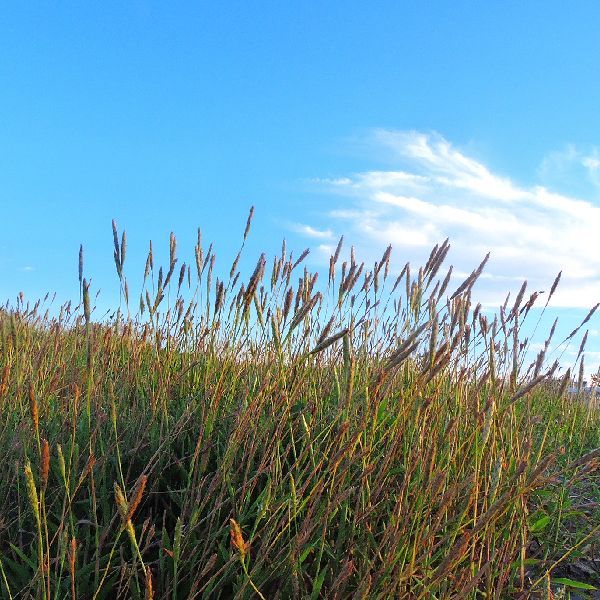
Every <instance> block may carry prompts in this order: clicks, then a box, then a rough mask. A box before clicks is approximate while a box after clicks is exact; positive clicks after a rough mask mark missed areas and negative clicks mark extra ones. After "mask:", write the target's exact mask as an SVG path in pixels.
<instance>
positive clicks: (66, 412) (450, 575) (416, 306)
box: [0, 218, 600, 600]
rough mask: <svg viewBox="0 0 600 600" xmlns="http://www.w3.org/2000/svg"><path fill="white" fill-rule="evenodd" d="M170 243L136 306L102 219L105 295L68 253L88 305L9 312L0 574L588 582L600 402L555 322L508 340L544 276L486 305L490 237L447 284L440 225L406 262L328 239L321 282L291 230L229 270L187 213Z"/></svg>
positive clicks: (365, 585) (244, 587) (318, 583)
mask: <svg viewBox="0 0 600 600" xmlns="http://www.w3.org/2000/svg"><path fill="white" fill-rule="evenodd" d="M250 220H251V218H249V219H248V224H247V226H246V230H245V232H244V236H243V237H244V241H245V240H246V237H247V235H248V230H249V227H250ZM176 246H177V243H176V240H175V237H174V236H171V240H170V261H169V264H168V266H167V268H165V269H164V270H163V269H162V268H160V269H159V268H158V267H157V265H155V264H154V257H153V251H152V247H150V252H149V255H148V260H147V263H146V269H145V274H144V289H143V291H142V294H141V296H140V299H139V310H136V313H137V314H136V315H135V316H132V314H131V312H130V304H133V302H130V298H129V286H128V283H127V279H126V275H125V271H124V263H125V255H126V239H125V235H124V234H123V235H122V236H118V235H117V229H116V226H114V257H115V264H116V269H117V275H118V277H119V280H120V285H121V291H122V298H123V300H122V306H121V308H120V309H119V311H117V313H116V314H115V315H114V316H113V317H112V318H111V319H109V320H104V321H102V322H97V321H96V320H95V319H94V318H93V317H94V314H95V313H94V307H93V306H92V297H93V294H92V293H91V291H90V289H89V284H88V282H87V280H86V278H85V277H84V274H85V273H84V265H83V253H82V252H81V253H80V272H79V276H80V284H81V303H80V305H79V306H77V307H71V305H69V304H67V305H64V306H63V307H62V308H61V309H60V312H59V311H58V310H55V311H53V310H52V309H51V310H49V311H47V308H48V307H49V302H48V299H47V298H46V299H45V300H44V301H42V302H39V303H36V304H35V306H31V305H30V304H28V303H25V302H24V300H20V301H18V302H17V303H16V305H15V306H10V305H7V306H6V307H5V309H4V310H3V311H1V312H0V333H1V338H0V344H1V346H0V452H1V453H2V461H1V462H0V507H1V508H0V597H2V598H43V599H46V600H49V599H54V598H73V599H75V598H130V597H131V598H144V597H145V598H151V597H154V598H173V599H180V600H183V599H184V598H253V597H261V598H269V599H274V598H294V599H295V598H313V599H315V598H484V597H486V598H500V597H502V598H505V597H515V598H516V597H521V596H526V595H528V594H534V595H535V594H539V597H550V595H551V594H553V593H554V592H555V591H556V590H557V589H558V587H560V586H561V585H562V586H566V589H573V588H572V586H579V588H580V589H581V588H585V587H586V586H587V588H588V589H589V588H591V587H592V585H593V584H594V583H595V582H597V579H596V580H594V576H595V575H594V573H593V569H594V568H597V562H594V557H595V556H598V555H599V554H600V552H599V530H600V508H599V502H600V494H599V489H600V488H599V486H600V481H599V475H598V465H599V451H598V447H600V411H598V410H597V408H594V406H593V402H589V401H588V400H587V399H586V398H584V397H583V396H581V395H577V394H575V395H574V394H572V393H569V392H568V391H567V387H568V386H570V385H571V379H572V378H571V373H570V372H569V371H567V372H564V371H561V370H560V369H559V368H558V367H557V366H556V364H554V363H553V357H552V356H551V349H552V348H554V347H556V344H553V343H552V342H551V340H550V339H548V341H547V343H546V344H545V347H543V348H542V349H541V350H540V352H539V354H538V355H537V358H536V359H535V360H534V362H533V364H532V365H530V366H529V367H527V366H526V365H524V359H525V356H526V355H527V353H528V352H530V351H531V348H530V344H529V343H528V342H527V341H526V340H522V339H521V336H520V329H521V326H522V322H523V319H525V318H527V316H528V315H529V316H530V318H531V315H532V314H533V313H532V312H531V311H532V310H533V306H534V303H535V302H536V300H538V301H539V298H537V294H535V293H534V294H532V295H531V296H528V295H527V294H526V293H525V287H523V288H522V289H521V292H520V293H519V295H518V297H516V298H515V299H514V300H512V301H510V302H509V299H508V298H507V302H506V303H505V304H504V306H503V307H501V308H500V310H499V312H498V313H497V315H496V316H493V317H490V316H489V313H484V312H483V311H482V310H481V307H480V306H479V305H477V306H472V304H471V290H472V288H473V285H474V284H475V282H476V280H477V278H478V277H479V275H480V274H481V272H482V270H483V268H484V265H485V261H484V262H483V263H482V264H481V265H480V266H479V268H477V269H476V270H475V271H474V272H473V274H472V275H471V276H470V277H468V278H467V279H466V281H464V282H463V283H462V284H461V285H459V286H458V287H454V288H452V286H453V285H455V282H454V279H453V278H452V277H451V269H450V271H449V272H443V271H442V264H443V262H444V259H445V258H446V254H447V252H448V248H449V245H448V243H447V242H444V243H443V244H441V245H440V246H437V247H436V248H434V250H433V251H432V253H431V256H430V258H429V260H428V261H427V264H426V265H425V266H424V267H423V268H421V269H419V270H418V271H417V272H416V273H415V272H413V271H411V269H410V267H409V265H406V266H405V267H404V268H403V269H402V270H401V272H398V271H396V272H394V271H393V269H392V267H391V266H390V253H391V249H390V248H389V249H388V250H387V251H386V252H385V254H384V256H383V258H382V259H381V261H379V262H377V263H376V264H375V265H374V266H373V267H372V268H367V267H366V266H365V265H363V264H358V263H357V261H356V259H355V257H354V251H352V252H351V253H350V255H349V258H348V260H347V261H346V262H343V264H341V263H342V258H341V250H342V242H341V241H340V245H339V246H338V248H337V250H336V252H335V255H334V256H332V258H331V263H330V271H329V277H328V281H327V282H326V285H325V284H323V285H319V284H318V283H317V276H316V274H313V273H310V272H308V271H307V270H306V268H305V267H304V263H303V261H304V259H305V257H306V252H305V253H303V254H302V255H300V257H299V258H298V259H297V260H296V259H295V258H294V257H293V256H292V255H291V254H288V253H287V251H286V249H285V245H284V247H283V248H282V252H281V255H280V256H276V257H274V258H273V262H272V267H271V268H268V267H267V261H266V257H265V256H264V255H263V256H261V257H260V259H259V260H258V263H257V265H256V268H255V270H254V272H253V273H252V275H251V276H250V277H249V278H248V279H247V280H246V282H245V283H243V284H242V283H241V281H242V279H244V278H243V277H240V275H239V272H238V260H239V255H238V258H237V259H236V261H235V263H234V264H233V265H232V266H231V269H230V270H229V269H228V273H229V276H228V277H226V278H225V279H224V280H221V279H219V278H217V277H216V273H217V268H216V267H215V255H214V254H213V252H212V249H211V248H209V249H208V250H207V251H204V250H203V248H202V243H201V239H200V235H199V236H198V244H197V246H196V249H195V260H194V261H192V263H193V266H192V267H191V268H190V266H188V265H186V264H180V263H178V259H177V247H176ZM242 248H243V245H242ZM393 272H394V275H392V273H393ZM398 273H399V274H398ZM438 274H440V275H439V276H438ZM557 283H558V278H557V280H556V281H555V283H554V285H553V286H552V289H551V290H550V291H549V293H547V294H546V295H545V296H540V297H541V298H544V299H545V301H546V305H547V302H548V300H549V298H550V296H551V295H552V293H554V290H555V289H556V284H557ZM319 290H320V291H319ZM135 304H136V305H137V304H138V303H137V301H136V302H135ZM542 308H543V307H542ZM540 310H541V309H540ZM537 314H539V313H537ZM486 315H487V316H486ZM590 316H591V314H590V315H588V319H587V320H589V317H590ZM535 318H536V319H537V316H536V317H535ZM587 320H586V322H587ZM582 331H583V330H582ZM578 333H579V332H578V331H576V332H573V334H572V336H570V337H571V339H576V338H578ZM563 347H564V346H563ZM582 350H583V348H582ZM580 354H581V352H580ZM579 360H582V359H581V358H579ZM581 373H583V369H581ZM569 565H571V567H572V568H573V569H574V568H575V567H576V566H577V565H578V568H579V573H580V574H579V576H578V577H575V576H574V575H573V573H574V571H569V570H568V567H569ZM596 575H597V574H596ZM569 582H570V583H569ZM581 593H585V590H582V592H581Z"/></svg>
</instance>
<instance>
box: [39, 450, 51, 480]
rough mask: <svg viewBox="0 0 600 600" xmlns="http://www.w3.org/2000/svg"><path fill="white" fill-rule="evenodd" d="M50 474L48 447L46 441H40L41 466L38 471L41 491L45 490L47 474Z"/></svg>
mask: <svg viewBox="0 0 600 600" xmlns="http://www.w3.org/2000/svg"><path fill="white" fill-rule="evenodd" d="M49 473H50V445H49V444H48V440H46V439H44V440H42V465H41V471H40V480H41V482H42V489H43V490H45V489H46V486H47V485H48V474H49Z"/></svg>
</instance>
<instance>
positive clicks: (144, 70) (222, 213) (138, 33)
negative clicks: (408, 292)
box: [0, 1, 600, 364]
mask: <svg viewBox="0 0 600 600" xmlns="http://www.w3.org/2000/svg"><path fill="white" fill-rule="evenodd" d="M2 11H3V12H2V15H1V17H0V84H1V85H0V115H2V117H1V118H0V206H1V208H2V212H1V214H2V217H3V222H4V223H3V224H4V227H3V228H2V236H1V238H0V297H2V298H3V299H4V298H14V297H15V295H16V294H17V293H18V292H19V291H21V290H22V291H24V292H25V294H26V296H27V297H30V298H35V297H38V296H40V295H43V294H44V293H45V292H46V291H48V290H53V291H54V290H55V291H56V292H57V293H58V296H59V297H60V298H70V297H74V296H76V295H77V292H78V283H77V251H78V248H79V244H80V243H83V244H84V247H85V253H86V272H87V273H88V274H91V275H92V277H93V281H94V286H95V287H100V288H102V297H103V298H104V299H105V301H106V302H107V303H110V301H111V299H112V298H114V297H115V296H116V295H118V285H117V280H116V277H115V275H114V272H113V270H114V265H113V263H112V236H111V228H110V222H111V219H112V218H115V219H116V220H117V222H118V223H119V226H120V227H121V228H125V229H126V230H127V232H128V237H129V256H128V265H127V267H128V271H129V273H130V274H133V273H136V272H141V270H142V269H143V263H144V256H145V252H146V249H147V243H148V240H149V239H150V238H152V239H153V240H154V242H155V244H156V245H157V247H159V248H160V247H162V248H163V250H164V253H165V254H166V253H167V249H168V235H169V232H170V231H175V232H176V234H177V236H178V239H179V245H180V248H181V252H182V253H184V251H185V249H186V248H187V249H189V255H191V251H192V247H193V240H194V238H195V235H196V227H197V226H201V227H202V229H203V231H204V235H205V238H206V239H207V240H212V241H214V242H215V245H216V247H217V256H218V261H219V262H221V260H222V262H221V264H222V265H223V268H226V265H227V266H228V265H229V263H230V259H231V257H232V256H233V255H234V254H235V252H236V250H237V243H238V239H239V237H240V236H241V233H242V230H243V226H244V223H245V219H246V214H247V209H248V207H249V206H250V205H252V204H253V205H255V206H256V218H255V224H254V229H253V234H252V237H251V240H250V245H249V249H248V250H249V252H248V254H247V256H248V263H252V262H253V261H254V260H255V256H256V255H257V254H258V253H259V252H260V251H262V250H266V251H267V252H273V251H275V250H276V249H277V248H278V247H279V245H280V241H281V239H282V238H283V237H286V238H287V239H288V242H289V243H290V244H291V246H292V247H294V248H297V250H298V251H301V250H302V248H304V247H305V246H310V247H311V248H312V250H313V252H312V253H311V258H310V261H311V262H310V264H311V266H312V267H314V268H318V267H319V266H321V265H322V264H323V263H324V262H325V261H326V260H327V258H326V257H327V253H328V251H329V248H330V247H331V245H332V244H335V241H336V240H337V237H338V236H339V235H340V234H342V233H344V234H346V238H347V240H348V241H349V242H351V243H354V244H355V245H356V246H357V249H358V251H359V254H361V255H362V256H364V257H366V258H368V259H371V258H374V257H375V256H378V255H379V254H380V252H381V251H382V249H383V248H384V247H385V245H386V244H387V243H388V242H392V243H393V245H394V248H395V259H396V261H397V264H398V265H400V264H402V263H403V262H404V261H405V260H406V259H411V260H414V261H417V262H418V261H419V260H422V259H423V257H425V258H426V255H427V254H428V251H429V249H430V245H431V243H432V242H433V243H435V242H436V241H440V240H441V239H443V237H445V236H446V235H450V237H451V242H452V243H453V250H452V253H451V255H450V262H454V263H455V264H456V267H457V271H459V272H460V271H461V270H462V271H464V272H468V271H470V269H472V268H473V266H475V265H476V264H477V263H478V262H479V260H480V258H481V257H482V256H483V254H485V251H487V250H488V249H489V250H491V251H492V259H491V262H490V266H489V269H488V271H489V276H488V280H487V281H483V282H482V284H481V287H480V290H479V293H480V294H481V298H482V299H483V300H484V301H485V302H487V303H489V304H490V305H494V303H497V301H498V300H499V298H500V295H502V297H503V293H502V294H500V290H502V292H504V290H508V289H515V288H518V287H519V285H520V282H521V280H522V279H523V278H526V279H528V280H529V281H530V282H531V284H532V286H533V287H532V291H533V289H547V287H548V286H549V285H550V283H551V282H552V279H553V277H554V275H555V274H556V272H557V271H558V270H559V269H561V268H562V269H563V271H564V275H565V276H564V278H563V279H564V280H563V285H562V286H561V288H562V290H563V291H562V292H561V294H558V295H557V297H556V303H555V307H554V310H555V313H556V314H560V315H561V321H562V322H563V323H564V328H565V329H566V328H568V327H570V326H571V325H572V324H573V323H575V322H576V320H577V319H580V318H581V317H582V316H583V315H584V314H585V312H586V311H587V308H588V307H589V306H591V305H593V304H595V303H596V302H597V301H600V261H599V258H598V247H597V244H596V240H597V239H598V234H597V232H598V231H599V230H600V209H599V208H598V207H599V206H600V150H598V148H599V147H600V119H598V115H599V114H600V110H599V109H600V62H599V61H598V59H597V57H598V55H599V50H600V39H599V38H598V35H597V31H598V27H599V26H600V6H599V5H598V4H597V3H596V2H574V3H570V4H569V7H568V10H567V9H565V4H564V2H552V1H544V2H541V1H540V2H537V1H532V2H486V3H481V2H460V1H453V2H427V3H412V2H411V3H408V2H373V3H365V2H360V3H359V2H339V3H336V2H330V3H321V2H319V3H317V2H303V3H288V2H256V3H249V2H239V3H227V4H225V3H216V2H211V3H208V2H205V3H199V2H198V3H181V2H172V3H150V2H131V3H110V2H105V3H102V4H100V3H95V4H94V3H86V4H85V5H84V4H83V3H61V5H60V6H57V5H56V4H51V3H8V4H5V5H4V6H3V8H2ZM161 244H162V245H161ZM589 325H590V329H591V333H590V344H589V346H588V347H589V350H590V352H588V355H589V364H597V363H598V362H599V360H598V359H597V357H600V336H598V330H600V324H599V323H598V321H597V319H596V318H594V319H592V321H591V322H590V324H589Z"/></svg>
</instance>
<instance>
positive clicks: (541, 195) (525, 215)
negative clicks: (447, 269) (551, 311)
mask: <svg viewBox="0 0 600 600" xmlns="http://www.w3.org/2000/svg"><path fill="white" fill-rule="evenodd" d="M365 143H368V144H370V145H372V144H373V143H375V144H376V145H378V146H379V147H380V148H381V149H383V150H384V151H385V152H386V153H387V154H388V155H389V156H391V157H392V159H393V160H394V161H395V162H396V163H397V165H398V167H397V168H396V169H394V170H377V171H368V172H362V173H355V174H352V175H348V174H342V176H340V177H338V178H336V179H332V180H320V181H319V183H318V185H319V186H321V187H325V188H326V189H328V190H329V191H330V192H332V193H333V194H334V195H338V196H339V197H340V203H339V205H338V206H337V207H336V208H334V209H333V210H330V211H329V212H328V214H327V217H328V218H329V219H330V220H331V222H332V226H334V228H335V229H336V230H339V231H340V232H346V233H348V234H349V238H351V239H352V240H353V241H355V242H356V245H358V246H360V247H361V250H363V251H364V252H366V253H367V254H368V253H369V252H372V253H373V254H375V253H376V252H379V251H380V250H381V249H382V248H383V247H384V246H385V245H386V244H387V243H392V245H393V246H394V248H395V250H396V255H397V256H398V255H399V256H400V258H401V259H402V260H411V261H417V262H421V261H423V260H424V259H426V258H427V254H428V252H429V250H430V249H431V247H432V246H433V245H434V244H436V243H438V242H440V241H441V240H443V239H444V238H446V237H449V238H450V241H451V244H452V251H451V254H450V261H451V262H452V263H453V264H454V265H455V268H456V269H457V271H464V272H470V270H471V269H472V268H473V267H474V266H475V265H476V264H478V262H479V261H480V260H481V258H482V257H483V256H484V255H485V254H486V252H488V251H491V260H490V263H489V266H488V268H487V274H486V277H485V278H484V279H482V281H481V282H480V284H479V285H478V294H480V298H481V299H482V300H483V301H484V302H486V303H490V304H494V303H498V302H501V301H502V300H503V299H504V296H505V294H506V292H507V286H508V288H509V289H510V288H511V284H513V285H512V289H514V288H515V287H518V285H520V281H522V280H523V279H527V280H529V282H530V286H531V289H532V290H533V289H538V290H544V289H548V288H549V286H550V285H551V283H552V281H553V279H554V277H555V276H556V274H557V272H558V271H559V270H562V271H563V282H562V284H561V286H560V287H559V291H558V292H557V294H556V296H555V299H554V302H553V304H554V305H555V306H563V307H589V306H591V305H593V304H595V303H596V302H598V301H599V300H600V253H599V252H598V244H597V240H598V238H599V237H600V235H599V234H600V206H599V205H598V204H597V203H595V202H594V201H591V200H582V199H577V198H574V197H571V196H569V195H566V194H561V193H558V192H555V191H551V189H550V188H549V187H548V185H536V186H532V187H526V186H522V185H519V184H518V183H516V182H515V181H513V180H511V179H510V178H509V177H506V176H503V175H500V174H497V173H494V172H493V171H492V170H491V169H490V168H489V167H487V166H486V165H485V164H483V163H482V162H480V161H478V160H476V159H475V158H473V157H471V156H469V155H467V154H466V153H465V152H463V151H461V150H460V149H458V148H456V147H455V146H454V145H453V144H451V143H450V142H449V141H448V140H446V139H444V138H443V137H442V136H440V135H438V134H435V133H422V132H417V131H408V132H407V131H400V132H399V131H389V130H377V131H375V132H373V134H372V138H371V139H369V140H365ZM570 151H571V152H572V153H574V155H575V156H576V157H578V158H577V160H579V164H580V165H581V167H582V168H584V169H586V170H587V171H586V172H588V174H589V177H590V181H593V177H592V176H597V177H598V181H599V182H600V155H598V156H596V155H595V154H594V153H593V152H589V153H586V154H583V153H578V152H577V150H575V149H574V148H572V149H571V150H570ZM557 160H558V158H557V157H556V156H554V157H551V156H550V157H548V158H547V160H546V161H545V163H546V164H545V165H542V167H541V168H540V175H543V173H544V171H546V172H549V170H550V169H551V168H552V167H551V165H550V162H552V161H555V162H556V161H557ZM573 160H574V159H573ZM540 179H541V180H542V179H543V177H541V176H540ZM301 227H302V228H303V229H304V231H303V233H305V234H306V235H309V236H310V235H311V233H312V237H316V238H319V237H321V238H323V239H324V238H325V237H326V234H331V232H330V230H327V231H319V230H316V229H314V228H312V227H310V226H309V225H302V226H301ZM297 231H300V230H299V229H297ZM315 233H316V235H315Z"/></svg>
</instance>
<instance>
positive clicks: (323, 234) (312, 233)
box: [291, 223, 333, 240]
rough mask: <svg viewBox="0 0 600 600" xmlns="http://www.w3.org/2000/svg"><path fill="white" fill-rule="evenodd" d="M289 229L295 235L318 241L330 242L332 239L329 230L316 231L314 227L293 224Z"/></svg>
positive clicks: (331, 233)
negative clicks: (298, 234)
mask: <svg viewBox="0 0 600 600" xmlns="http://www.w3.org/2000/svg"><path fill="white" fill-rule="evenodd" d="M291 229H292V230H293V231H295V232H296V233H300V234H302V235H305V236H307V237H310V238H314V239H319V240H330V239H331V238H332V237H333V232H332V231H331V229H317V228H316V227H312V226H310V225H304V224H302V223H293V224H292V225H291Z"/></svg>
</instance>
